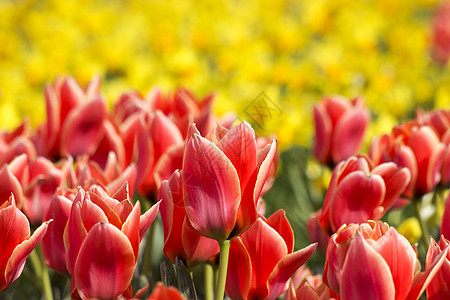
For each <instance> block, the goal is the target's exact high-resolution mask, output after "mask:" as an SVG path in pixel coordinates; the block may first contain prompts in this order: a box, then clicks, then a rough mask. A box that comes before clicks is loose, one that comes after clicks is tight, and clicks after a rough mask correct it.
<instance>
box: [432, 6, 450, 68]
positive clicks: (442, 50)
mask: <svg viewBox="0 0 450 300" xmlns="http://www.w3.org/2000/svg"><path fill="white" fill-rule="evenodd" d="M431 54H432V56H433V58H434V59H435V60H436V61H437V62H439V63H440V64H443V65H445V64H446V63H447V61H448V59H449V57H450V4H449V3H445V2H444V3H443V5H441V6H440V7H439V8H438V11H437V12H436V15H435V16H434V21H433V36H432V41H431Z"/></svg>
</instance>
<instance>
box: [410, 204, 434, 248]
mask: <svg viewBox="0 0 450 300" xmlns="http://www.w3.org/2000/svg"><path fill="white" fill-rule="evenodd" d="M413 205H414V211H415V213H416V217H417V220H418V221H419V224H420V229H421V230H422V242H423V244H424V246H425V249H428V246H429V245H430V234H429V233H428V228H427V225H426V224H425V221H424V220H423V218H422V215H421V214H420V199H413Z"/></svg>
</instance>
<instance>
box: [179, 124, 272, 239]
mask: <svg viewBox="0 0 450 300" xmlns="http://www.w3.org/2000/svg"><path fill="white" fill-rule="evenodd" d="M275 153H276V141H275V140H273V142H272V143H271V144H267V145H266V146H265V147H264V148H263V149H262V150H259V151H257V148H256V139H255V133H254V131H253V129H252V128H251V127H250V125H249V124H248V123H246V122H242V123H241V124H240V125H238V126H236V127H234V128H233V129H231V130H228V129H226V128H224V127H221V126H220V125H218V126H217V127H216V129H215V130H212V131H211V132H210V133H209V134H208V136H207V137H206V138H204V137H201V136H200V134H199V133H194V134H193V135H192V137H191V138H190V139H189V141H188V143H187V146H186V150H185V155H184V162H183V171H182V177H183V191H184V196H185V202H184V203H185V207H186V216H187V218H188V219H189V222H190V224H191V225H192V227H193V228H194V229H195V230H196V231H197V232H198V233H200V234H201V235H203V236H206V237H209V238H213V239H217V240H225V239H232V238H233V237H235V236H238V235H240V234H241V233H242V232H244V231H245V230H246V229H247V228H248V227H249V226H250V225H252V224H253V223H254V222H255V221H256V219H257V216H258V214H257V210H256V206H257V202H258V199H259V196H260V195H261V191H262V189H263V187H264V184H265V182H266V179H267V176H268V173H269V170H270V167H271V165H272V162H273V160H274V157H275Z"/></svg>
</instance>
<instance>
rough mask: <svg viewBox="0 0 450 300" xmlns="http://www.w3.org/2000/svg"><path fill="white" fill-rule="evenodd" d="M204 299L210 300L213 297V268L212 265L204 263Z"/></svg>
mask: <svg viewBox="0 0 450 300" xmlns="http://www.w3.org/2000/svg"><path fill="white" fill-rule="evenodd" d="M204 281H205V282H204V283H205V300H212V299H213V298H214V270H213V266H212V265H211V264H209V263H205V278H204Z"/></svg>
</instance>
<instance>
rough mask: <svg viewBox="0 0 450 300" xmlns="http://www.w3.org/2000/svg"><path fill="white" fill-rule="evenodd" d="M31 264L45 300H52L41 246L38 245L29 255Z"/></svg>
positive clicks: (48, 276)
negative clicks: (40, 284) (39, 281)
mask: <svg viewBox="0 0 450 300" xmlns="http://www.w3.org/2000/svg"><path fill="white" fill-rule="evenodd" d="M30 260H31V264H32V265H33V269H34V272H35V273H36V277H38V279H39V280H41V283H42V289H43V290H44V295H45V298H46V299H47V300H53V292H52V286H51V284H50V275H49V273H48V267H47V265H46V264H45V261H44V256H43V255H42V250H41V246H40V245H38V246H37V247H36V248H35V249H34V250H33V252H31V254H30Z"/></svg>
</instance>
